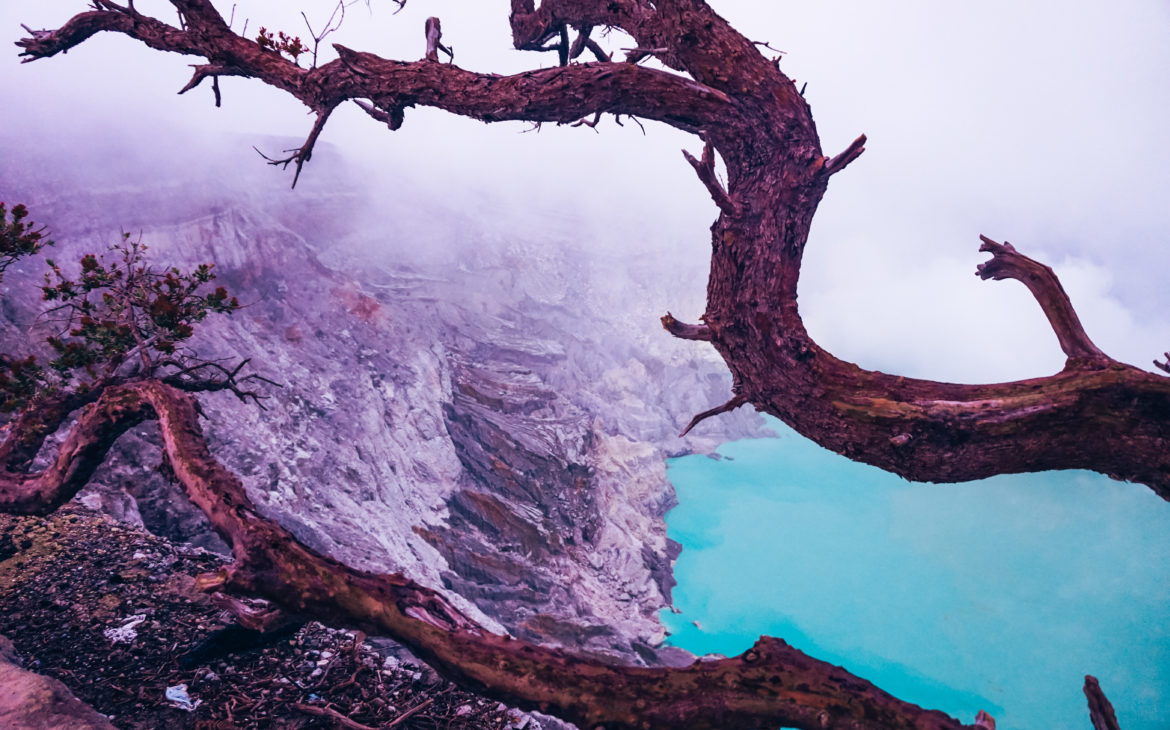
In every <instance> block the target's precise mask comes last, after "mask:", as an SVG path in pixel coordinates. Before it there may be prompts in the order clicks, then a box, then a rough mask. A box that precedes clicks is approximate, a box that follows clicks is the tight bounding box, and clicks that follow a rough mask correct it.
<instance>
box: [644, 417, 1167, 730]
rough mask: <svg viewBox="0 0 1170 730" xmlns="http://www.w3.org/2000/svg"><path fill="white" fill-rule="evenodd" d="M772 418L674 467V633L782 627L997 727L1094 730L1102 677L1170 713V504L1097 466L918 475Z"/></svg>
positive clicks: (727, 649) (1141, 714)
mask: <svg viewBox="0 0 1170 730" xmlns="http://www.w3.org/2000/svg"><path fill="white" fill-rule="evenodd" d="M770 425H772V427H773V428H774V429H775V430H776V431H777V432H778V433H779V434H780V438H778V439H758V440H747V441H739V442H735V443H730V444H726V445H725V446H723V447H722V448H721V449H720V450H719V451H720V454H721V455H722V456H724V457H725V458H724V459H723V460H719V461H716V460H714V459H711V458H708V457H706V456H687V457H683V458H680V459H674V460H671V462H670V464H669V466H668V473H669V476H670V479H671V481H672V482H673V483H674V486H675V489H676V490H677V491H678V499H679V506H678V507H677V508H675V509H674V510H672V511H671V512H670V514H668V515H667V525H668V528H669V532H670V535H671V537H673V538H674V539H675V540H678V541H679V542H681V543H682V544H683V552H682V555H681V556H680V557H679V560H678V564H677V565H676V566H675V576H676V578H677V580H678V586H677V587H676V588H675V591H674V601H675V606H676V608H678V609H680V610H681V611H682V613H681V614H678V615H675V614H672V613H670V612H669V611H664V612H663V616H662V617H663V621H664V622H665V623H666V625H667V627H668V629H669V630H670V631H671V634H672V635H671V637H670V641H671V643H673V644H675V645H676V646H681V647H683V648H686V649H689V650H691V651H693V652H695V653H699V654H703V653H720V654H727V655H734V654H739V653H741V652H742V651H744V650H745V649H747V648H748V647H749V646H750V645H751V644H752V642H753V641H755V639H756V637H757V636H759V635H760V634H767V635H771V636H779V637H781V638H783V639H785V640H787V641H788V642H789V643H790V644H792V645H794V646H796V647H797V648H799V649H801V650H802V651H805V652H806V653H808V654H811V655H812V656H815V657H817V658H819V659H823V660H826V661H830V662H833V663H835V664H841V665H843V666H844V667H845V668H846V669H848V670H849V671H851V672H853V673H854V674H857V675H859V676H861V677H864V678H866V679H868V680H870V681H872V682H874V683H875V684H877V685H878V686H879V687H881V688H883V689H885V690H887V691H889V692H891V693H893V694H894V695H896V696H898V697H900V698H902V699H905V700H909V701H911V702H914V703H916V704H920V705H923V706H927V707H932V708H937V709H941V710H943V711H945V712H947V713H950V714H951V715H953V716H955V717H957V718H959V719H960V720H962V721H964V722H966V723H971V722H973V720H974V717H975V714H976V713H977V712H978V711H979V710H980V709H985V710H987V711H988V712H990V713H991V714H992V715H994V716H995V718H996V720H997V721H998V727H999V730H1033V729H1042V730H1050V729H1059V728H1084V729H1088V728H1090V727H1091V725H1090V723H1089V718H1088V711H1087V709H1086V703H1085V698H1084V695H1083V694H1082V692H1081V687H1082V685H1083V682H1084V675H1085V674H1093V675H1095V676H1096V677H1098V678H1099V679H1100V680H1101V686H1102V688H1103V689H1104V690H1105V693H1106V694H1107V695H1108V697H1109V699H1110V700H1111V701H1112V703H1113V705H1114V707H1115V708H1116V710H1117V715H1118V720H1119V722H1120V724H1121V727H1122V728H1124V730H1165V729H1166V728H1168V727H1170V627H1168V622H1167V619H1168V618H1170V503H1167V502H1164V501H1162V500H1161V499H1159V498H1158V497H1156V496H1154V494H1153V493H1152V492H1151V491H1150V490H1149V489H1146V488H1145V487H1141V486H1137V485H1133V484H1123V483H1120V482H1114V481H1112V480H1110V479H1107V478H1105V477H1101V476H1097V475H1095V474H1091V473H1088V472H1080V471H1075V472H1074V471H1069V472H1048V473H1044V474H1033V475H1013V476H1001V477H995V478H992V479H986V480H983V481H979V482H970V483H966V484H958V485H929V484H918V483H914V482H907V481H904V480H902V479H900V478H898V477H895V476H892V475H890V474H886V473H884V472H882V471H880V470H878V469H875V468H873V467H869V466H865V465H862V464H856V463H854V462H850V461H848V460H847V459H844V458H843V457H840V456H838V455H836V454H834V453H832V452H830V451H827V450H825V449H822V448H821V447H819V446H817V445H815V444H813V443H812V442H810V441H808V440H806V439H804V438H802V437H800V436H798V435H797V434H795V433H794V432H793V431H791V430H790V429H788V428H787V427H786V426H784V425H783V424H781V423H779V422H778V421H772V422H771V424H770ZM694 621H697V622H698V623H699V627H696V626H695V625H694V624H693V623H692V622H694ZM700 627H701V628H700Z"/></svg>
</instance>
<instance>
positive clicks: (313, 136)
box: [252, 107, 333, 188]
mask: <svg viewBox="0 0 1170 730" xmlns="http://www.w3.org/2000/svg"><path fill="white" fill-rule="evenodd" d="M314 113H316V115H317V118H316V120H315V121H314V122H313V128H312V129H311V130H310V131H309V136H308V137H307V138H306V139H305V143H304V144H303V145H301V146H300V147H297V148H296V149H291V150H285V152H291V153H292V154H290V155H288V156H287V157H281V158H278V159H273V158H272V157H269V156H268V155H266V154H264V153H263V152H261V151H260V150H256V153H257V154H259V155H260V156H261V157H263V158H264V159H265V160H267V161H268V164H269V165H280V166H281V167H283V168H287V167H288V166H289V165H290V164H293V163H296V172H295V173H294V174H293V181H292V187H294V188H295V187H296V186H297V180H299V179H300V178H301V168H303V167H304V166H305V163H306V162H308V161H309V160H310V159H312V157H313V147H315V146H316V144H317V138H318V137H320V136H321V130H323V129H325V122H327V121H329V115H330V114H332V113H333V107H326V108H321V109H316V110H314ZM252 149H256V148H255V147H253V148H252Z"/></svg>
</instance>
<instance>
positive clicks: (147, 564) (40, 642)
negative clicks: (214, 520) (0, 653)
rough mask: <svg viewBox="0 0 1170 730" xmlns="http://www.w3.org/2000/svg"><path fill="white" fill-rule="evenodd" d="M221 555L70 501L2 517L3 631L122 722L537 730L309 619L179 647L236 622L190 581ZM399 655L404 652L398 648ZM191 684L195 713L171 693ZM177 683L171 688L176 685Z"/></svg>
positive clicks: (36, 663)
mask: <svg viewBox="0 0 1170 730" xmlns="http://www.w3.org/2000/svg"><path fill="white" fill-rule="evenodd" d="M222 564H223V558H221V557H220V556H218V555H215V554H213V553H208V552H205V551H203V550H191V549H187V548H184V547H182V546H176V545H172V544H171V543H169V542H167V541H165V540H162V539H159V538H157V537H154V536H152V535H150V534H148V533H146V532H143V531H141V530H138V529H134V528H131V527H127V526H125V525H119V524H116V523H114V522H113V521H112V520H110V519H109V518H107V517H104V516H102V515H99V514H97V513H94V512H90V511H88V510H86V509H84V508H83V507H80V506H75V505H70V506H66V507H64V508H62V509H61V510H59V511H58V512H56V513H55V514H53V515H52V516H50V517H48V518H39V517H37V518H33V517H23V518H18V517H11V516H6V515H0V634H3V635H6V636H7V637H8V638H9V639H11V640H12V642H13V643H14V644H15V645H16V648H17V651H18V653H19V654H20V656H21V658H22V659H23V664H24V666H25V667H26V668H28V669H31V670H33V671H36V672H40V673H42V674H47V675H50V676H53V677H56V678H57V679H59V680H61V681H62V682H63V683H64V684H65V685H66V686H68V687H69V688H70V689H71V690H72V691H73V692H74V693H75V694H76V695H77V696H78V697H80V698H81V699H82V700H84V701H85V702H87V703H89V704H90V705H92V706H93V707H94V708H96V709H97V710H98V711H99V712H102V713H104V714H106V715H108V716H110V717H111V718H112V722H113V723H114V725H116V726H117V727H119V728H127V729H130V728H134V729H142V730H158V729H159V728H167V729H168V730H178V729H179V728H200V729H204V728H208V729H210V728H330V727H343V728H350V729H351V730H355V729H356V730H360V728H363V727H370V728H388V727H396V728H417V729H419V730H422V729H431V728H453V729H462V728H468V729H471V728H476V729H479V728H493V729H500V730H502V729H504V728H519V727H524V726H527V727H529V728H535V727H536V726H537V725H536V722H535V721H532V720H530V719H529V718H528V717H527V716H524V715H521V714H520V713H517V712H515V711H512V710H509V709H507V708H506V707H504V706H503V705H500V704H499V703H497V702H495V701H492V700H487V699H484V698H480V697H477V696H475V695H473V694H469V693H467V692H464V691H462V690H459V689H457V688H455V687H454V686H453V685H451V684H450V683H448V682H446V681H444V680H442V679H440V678H439V677H438V676H437V675H436V674H435V673H434V672H433V671H432V670H430V669H429V668H427V667H425V666H417V665H415V664H413V663H411V662H410V661H409V659H406V660H404V659H399V658H396V657H395V656H394V654H393V648H392V647H391V648H390V649H389V654H390V655H389V656H387V653H388V650H387V647H388V646H390V645H389V643H388V642H382V641H380V640H375V641H377V642H378V644H379V649H381V651H375V649H374V647H373V646H372V644H371V642H369V641H366V640H364V637H362V636H361V635H360V634H358V635H357V636H355V634H354V633H352V632H348V631H340V630H334V629H330V628H326V627H324V626H322V625H320V624H317V623H309V624H306V625H305V626H304V627H302V628H300V629H299V630H297V631H296V632H295V633H291V634H289V635H286V636H285V637H283V638H281V639H279V640H277V641H274V642H270V643H269V645H267V646H264V647H258V648H252V649H249V650H245V651H242V652H237V653H234V654H230V655H227V656H221V657H219V658H201V659H198V660H196V661H194V662H192V661H191V656H188V657H187V661H186V662H184V661H182V659H183V657H184V655H187V654H188V652H189V651H190V650H191V649H192V648H193V647H194V646H195V645H196V644H198V643H199V642H200V641H202V640H204V639H206V638H207V637H208V636H209V635H211V634H212V633H213V632H215V631H217V630H219V629H222V628H224V627H225V626H227V625H228V624H229V623H230V619H229V618H228V617H227V616H226V615H225V614H223V612H221V611H220V610H219V609H218V608H216V607H215V606H214V605H212V604H211V602H210V601H209V600H208V599H207V598H206V597H205V596H203V595H202V594H200V593H198V592H197V591H196V590H195V588H194V583H195V576H196V575H198V574H199V573H202V572H207V571H211V570H215V569H216V568H218V567H220V566H221V565H222ZM399 655H400V656H405V655H404V654H403V653H401V652H400V653H399ZM179 685H186V691H187V694H188V696H189V698H190V702H191V703H192V704H194V705H195V706H194V709H189V710H188V709H182V708H180V707H178V706H176V705H177V704H178V703H176V702H175V701H173V700H169V699H168V698H167V689H168V688H174V687H178V686H179ZM175 691H176V690H172V693H174V692H175Z"/></svg>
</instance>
